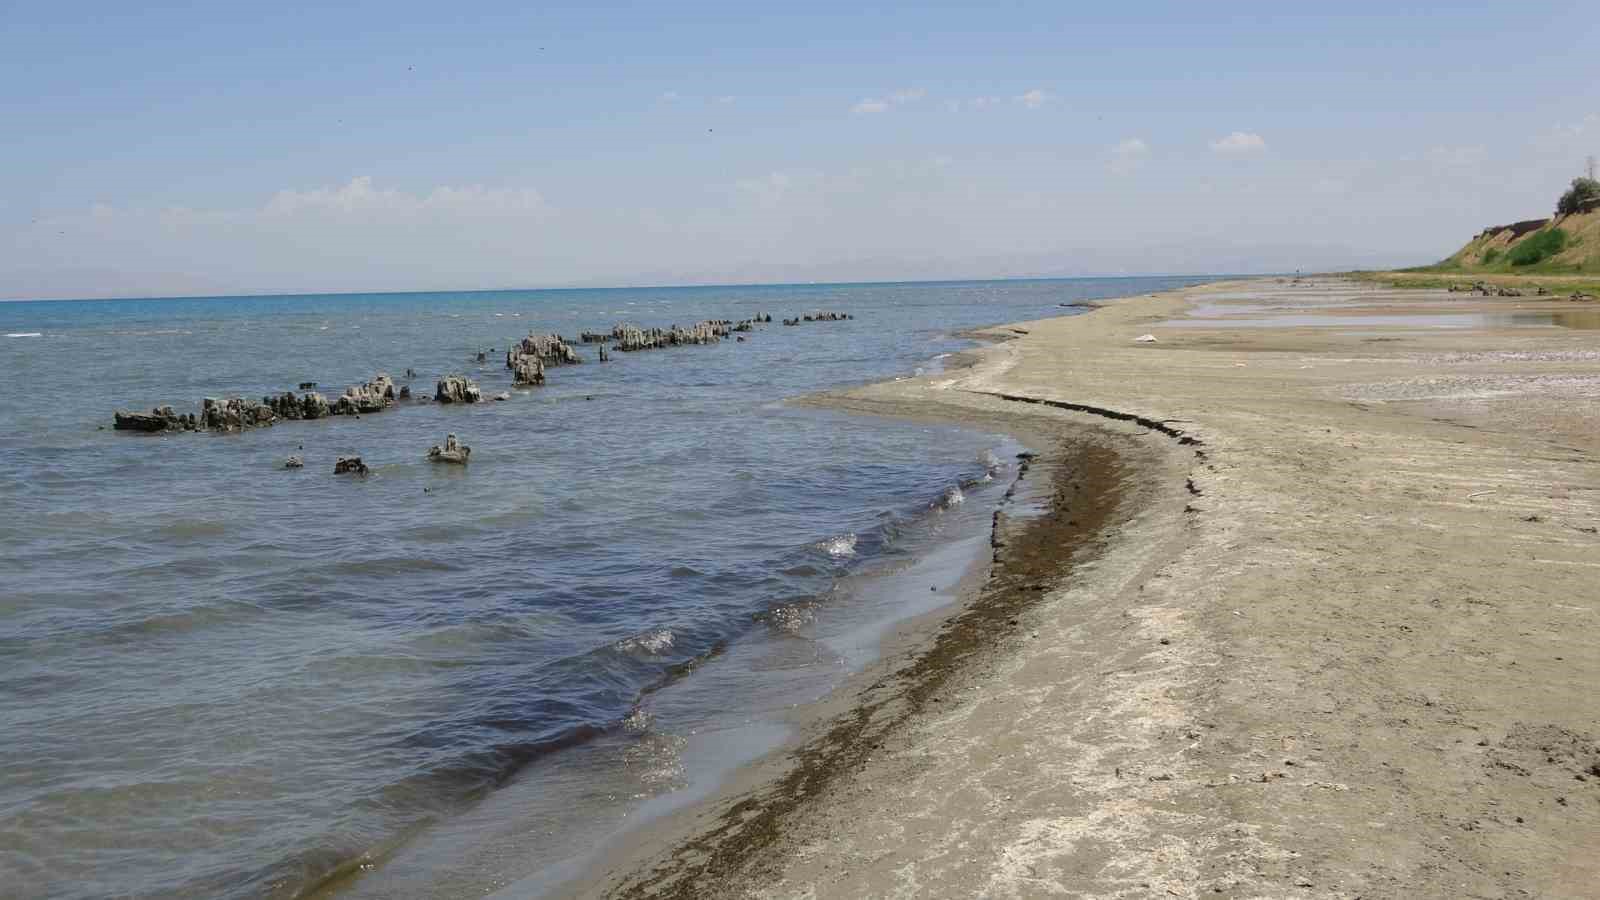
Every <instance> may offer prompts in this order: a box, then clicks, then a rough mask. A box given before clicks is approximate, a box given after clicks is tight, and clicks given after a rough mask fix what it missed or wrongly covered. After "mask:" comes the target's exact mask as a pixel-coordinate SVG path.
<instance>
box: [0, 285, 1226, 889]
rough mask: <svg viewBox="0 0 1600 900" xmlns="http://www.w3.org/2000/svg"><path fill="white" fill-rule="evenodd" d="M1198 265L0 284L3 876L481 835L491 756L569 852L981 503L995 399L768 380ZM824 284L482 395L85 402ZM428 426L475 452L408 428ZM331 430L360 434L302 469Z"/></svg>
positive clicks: (1049, 310) (860, 611)
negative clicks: (1058, 273)
mask: <svg viewBox="0 0 1600 900" xmlns="http://www.w3.org/2000/svg"><path fill="white" fill-rule="evenodd" d="M1194 281H1195V279H1112V280H1072V281H1036V282H984V283H953V284H909V285H858V286H794V287H765V288H694V289H638V290H600V291H535V292H494V293H470V294H391V295H349V296H320V297H317V296H301V297H271V298H259V297H258V298H230V299H216V300H150V301H116V302H99V301H79V302H43V303H8V304H0V333H4V334H7V335H8V336H9V335H37V336H30V337H12V338H10V339H8V340H4V341H0V365H3V366H4V367H5V370H6V371H8V372H10V373H12V376H13V383H14V385H16V387H14V389H13V390H11V391H8V392H6V393H5V394H4V395H3V396H0V423H3V424H4V426H5V427H4V428H3V429H0V446H3V448H4V450H5V452H6V455H7V458H8V461H9V465H8V466H7V467H6V468H5V470H4V471H3V472H0V545H3V546H4V547H5V551H6V552H5V553H4V554H3V556H0V578H3V580H4V581H3V583H4V584H5V588H4V591H3V592H0V733H4V734H5V735H6V740H5V741H4V742H0V871H3V872H4V873H5V875H6V878H7V891H8V892H15V895H16V896H21V897H43V896H51V897H95V896H104V895H108V894H116V895H119V896H221V897H244V896H262V895H281V896H294V895H297V894H300V893H303V892H304V891H306V890H308V889H309V888H311V887H313V886H315V885H317V884H318V883H320V882H321V881H323V880H324V879H325V878H326V877H327V876H328V875H329V873H331V872H333V871H335V870H337V869H338V868H340V867H341V866H348V865H349V864H350V863H351V862H352V861H354V860H361V859H375V858H378V857H380V856H382V855H384V854H385V853H386V852H387V851H389V850H391V849H392V848H395V847H398V846H401V845H403V844H410V845H417V844H422V843H426V842H428V841H439V840H446V839H448V837H449V836H450V830H451V828H452V827H453V826H454V825H456V824H457V823H463V824H462V827H461V828H460V830H459V831H458V832H457V834H458V835H459V836H460V839H461V841H462V842H463V845H470V846H474V847H479V848H480V849H481V848H484V847H494V846H496V844H495V842H494V841H493V840H492V834H491V833H490V832H489V831H488V830H485V829H484V828H473V827H470V825H468V824H465V823H471V822H473V821H475V820H474V819H473V817H474V816H478V817H479V819H480V820H481V818H482V817H483V816H485V815H488V816H490V818H491V819H492V818H493V811H494V810H495V809H497V808H500V807H497V806H496V804H495V803H494V802H493V801H494V800H495V798H496V797H497V796H502V797H509V796H512V795H513V794H512V792H516V796H519V797H521V798H522V799H523V800H524V801H526V803H524V804H523V808H524V809H526V808H527V803H535V802H543V803H544V804H545V805H546V806H547V807H549V808H552V809H555V808H557V807H559V817H558V818H557V819H553V820H551V824H552V826H553V827H551V828H549V829H547V830H549V831H550V832H552V837H553V838H556V839H553V840H552V841H550V842H549V843H548V844H547V845H545V846H544V847H542V848H541V849H539V852H541V853H545V854H547V855H548V856H549V859H548V860H542V861H540V864H541V865H543V864H545V863H548V864H550V865H554V864H555V863H557V862H558V861H560V860H562V859H568V858H570V857H571V856H572V855H573V853H574V852H575V851H574V848H573V840H574V839H573V837H572V836H574V835H577V836H587V835H591V834H603V833H605V832H606V831H607V830H608V829H609V828H610V827H611V826H610V825H609V824H607V823H606V821H605V820H606V819H607V817H611V816H620V815H622V814H625V813H627V812H629V811H633V810H636V809H637V807H638V806H639V805H640V804H641V803H645V802H648V801H649V800H650V798H652V797H658V796H670V795H672V794H674V792H678V791H681V790H682V789H685V788H687V787H689V786H691V785H692V784H693V783H694V782H695V778H696V777H698V778H699V779H700V781H701V782H702V783H704V782H705V781H706V780H707V779H710V778H712V777H713V776H714V773H715V771H716V770H717V765H716V764H714V761H715V760H719V759H724V758H732V757H736V756H740V755H741V753H726V754H724V753H721V752H720V751H719V752H711V751H709V750H706V751H704V752H702V751H701V750H697V749H696V746H695V742H696V739H697V735H703V734H704V732H699V731H697V728H698V727H699V726H698V725H697V723H713V724H714V725H715V727H716V728H718V729H720V731H719V732H718V733H721V734H723V735H724V737H725V739H726V740H727V741H729V742H735V743H737V742H738V741H741V740H743V741H748V742H749V744H750V746H751V747H758V746H765V745H769V744H770V742H771V740H772V739H773V736H772V735H771V734H769V733H767V732H766V731H764V729H767V728H769V726H768V725H765V724H760V723H758V722H757V719H758V718H759V717H752V716H753V713H752V715H746V714H745V713H739V715H746V720H747V721H748V722H750V723H751V724H749V726H748V728H749V729H750V733H748V734H744V735H742V736H741V735H739V734H738V733H737V732H738V729H737V728H733V727H732V726H730V725H729V723H728V721H727V720H726V719H718V718H717V717H718V716H719V715H721V714H723V713H725V712H726V711H727V710H728V709H730V708H737V709H739V710H745V711H759V710H763V709H771V708H776V707H781V706H782V705H784V704H788V703H792V702H795V700H796V699H797V698H800V697H804V696H808V695H814V694H816V693H819V692H821V691H824V690H826V689H827V688H828V687H829V686H830V685H832V684H834V683H836V681H837V676H838V672H839V671H840V670H841V669H842V668H846V667H848V665H850V664H851V660H859V658H860V656H861V654H862V653H865V652H868V651H867V650H866V649H864V648H867V647H869V646H870V644H871V643H872V642H871V641H870V640H869V639H868V637H864V636H863V635H870V634H871V633H872V632H871V629H870V628H869V627H868V625H869V624H870V623H871V622H878V623H880V625H881V623H882V622H885V621H891V620H892V619H893V618H894V617H895V616H896V615H902V614H909V613H913V612H916V611H919V610H920V609H921V608H923V607H925V606H926V605H927V604H928V603H930V602H933V598H920V599H918V600H917V601H916V602H911V601H910V600H906V601H905V602H898V601H895V600H893V599H892V598H893V596H894V592H893V591H889V592H884V591H877V592H875V593H874V592H865V591H862V590H857V589H855V588H853V587H852V585H854V584H856V583H857V582H858V581H859V580H860V579H862V578H866V579H868V580H872V579H876V578H879V577H881V576H882V575H883V573H885V572H889V571H895V570H897V568H896V567H908V566H914V565H916V564H918V563H919V561H920V562H921V563H923V564H926V561H927V560H930V559H934V558H936V557H937V556H938V555H939V553H940V552H942V551H940V550H939V548H949V547H953V546H956V545H957V544H958V543H959V542H960V541H961V540H965V539H968V538H970V537H971V535H973V534H975V533H977V532H978V531H979V530H980V529H981V526H982V523H983V521H984V520H985V519H986V515H987V514H986V512H985V509H986V508H987V507H986V506H985V504H992V502H993V499H994V492H993V491H992V490H991V489H990V488H989V487H988V486H986V485H985V484H984V483H983V482H982V481H981V479H982V477H983V476H984V475H985V474H986V473H987V472H988V471H989V468H990V466H991V465H992V463H993V460H994V459H995V458H1003V457H1004V455H1005V453H1006V451H1007V450H1008V449H1009V448H1008V446H1007V445H1006V443H1005V441H1004V440H1003V439H1001V438H998V437H996V436H993V435H986V434H982V433H977V432H972V431H968V430H963V429H958V428H934V427H928V426H919V425H909V424H900V423H890V422H883V421H877V420H868V419H861V418H851V417H846V416H842V415H835V414H827V413H818V412H814V411H807V410H799V409H791V408H789V407H787V406H785V405H784V404H782V403H781V400H782V399H783V398H785V397H789V396H793V395H796V394H799V393H803V392H806V391H811V390H816V389H820V388H825V387H831V386H837V385H840V384H845V383H852V382H860V381H866V380H872V379H877V378H882V377H887V376H890V375H894V374H900V373H910V372H912V371H914V370H916V369H917V368H919V367H929V366H931V365H933V364H934V363H933V362H932V361H933V360H935V359H936V358H937V357H939V356H940V354H945V353H949V352H952V351H953V350H956V349H959V348H960V347H961V346H963V345H964V343H963V342H962V341H960V340H959V339H957V338H955V337H954V336H953V335H954V333H956V332H958V331H960V330H962V329H965V328H969V327H973V326H976V325H982V324H990V323H995V322H1003V321H1013V320H1018V319H1027V318H1038V317H1041V316H1046V315H1055V314H1058V313H1060V312H1061V310H1060V309H1059V308H1058V306H1057V305H1058V304H1059V303H1062V302H1070V301H1073V300H1081V299H1091V298H1097V297H1108V296H1116V295H1122V294H1133V293H1143V292H1148V291H1154V290H1160V289H1163V288H1167V287H1172V286H1176V285H1179V284H1186V283H1194ZM818 309H822V310H840V311H846V312H850V313H853V314H854V315H855V319H854V320H851V321H845V322H824V323H810V324H805V325H802V326H799V327H794V328H785V327H782V326H779V325H776V324H774V325H771V326H766V327H765V328H764V329H762V330H761V331H758V332H757V333H755V334H753V335H751V336H750V337H749V340H748V341H747V342H745V343H737V342H735V341H732V340H728V341H723V342H722V343H719V344H716V345H710V346H703V347H684V348H676V349H670V350H659V351H649V352H643V353H635V354H623V353H616V354H615V360H614V361H613V362H610V363H606V364H597V363H595V362H593V361H592V360H593V355H594V354H593V352H592V349H591V348H582V352H583V353H584V355H585V356H586V357H587V358H588V359H590V360H591V361H590V362H588V363H585V364H584V365H580V366H573V367H563V368H556V369H552V370H550V373H549V384H548V385H547V386H545V387H543V388H539V389H530V390H519V391H513V395H514V396H513V399H512V400H511V401H510V402H505V403H484V404H478V405H474V406H468V407H450V406H439V405H433V404H427V405H414V406H399V407H396V408H394V409H391V410H388V411H386V412H383V413H380V414H374V415H367V416H363V417H361V418H359V419H352V418H338V419H332V420H322V421H316V422H285V423H280V424H279V425H277V426H275V427H272V428H267V429H259V430H254V431H250V432H247V433H245V434H242V435H208V434H174V435H165V436H144V435H129V434H125V433H118V432H114V431H112V430H110V428H109V425H110V420H111V412H112V410H113V409H115V408H116V407H129V408H148V407H150V406H152V405H154V404H157V403H166V402H170V403H173V404H174V405H175V406H177V407H178V408H179V410H180V411H184V410H186V409H193V408H195V407H196V406H197V403H198V401H199V399H200V398H201V397H204V396H221V395H228V394H240V395H245V396H257V397H259V396H261V395H263V394H266V393H269V392H277V391H280V390H284V389H289V388H293V387H295V386H296V385H297V384H298V383H299V382H302V381H316V382H318V383H319V384H320V385H321V390H323V391H324V392H325V393H327V394H329V395H332V394H337V393H338V392H339V391H340V390H342V388H343V386H344V385H346V384H352V383H357V382H359V381H363V380H365V379H367V378H370V377H371V376H372V375H373V374H374V373H376V372H379V371H386V372H389V373H391V374H395V375H398V374H399V373H402V372H404V371H405V370H406V369H407V368H408V367H410V368H412V369H415V370H416V372H417V373H418V377H417V378H416V380H415V382H414V385H415V386H416V387H417V389H418V390H419V392H425V393H431V386H432V383H433V380H434V379H435V378H436V377H437V376H438V375H440V374H443V373H447V372H456V371H459V372H466V373H468V374H470V375H472V376H473V377H474V378H476V379H477V380H478V381H479V382H480V384H481V385H482V386H483V388H484V392H485V395H486V396H487V395H492V394H494V393H498V392H499V391H501V390H505V389H507V388H508V387H509V377H508V375H507V373H506V371H505V370H504V368H503V367H502V366H501V365H500V362H499V357H498V355H497V354H496V353H491V354H490V355H489V362H488V363H486V364H481V365H480V364H478V363H476V362H475V361H474V354H475V352H476V351H478V350H486V349H488V348H491V347H492V348H496V350H497V351H502V352H503V349H504V348H505V347H506V346H508V345H509V344H510V343H512V342H514V341H515V340H516V339H518V338H519V337H520V336H521V335H522V334H524V333H526V331H527V330H528V329H530V328H536V329H538V330H541V331H547V330H553V331H560V332H562V333H565V334H567V335H569V336H571V335H575V334H576V333H577V332H578V331H580V330H583V329H586V328H587V329H594V330H609V328H610V326H611V325H612V324H613V323H615V322H617V321H619V320H629V321H633V322H636V323H638V324H642V325H667V324H672V323H678V324H690V323H692V322H694V321H697V320H700V319H705V318H732V319H741V318H745V317H748V316H750V315H753V314H755V313H758V312H768V313H771V314H772V316H773V317H774V319H781V318H783V317H785V316H793V315H796V314H799V313H801V312H807V311H812V310H818ZM101 426H104V430H100V427H101ZM447 432H454V433H456V434H458V435H460V437H461V439H462V441H463V443H466V444H468V445H470V446H472V448H473V456H472V463H471V465H470V467H468V468H467V469H466V470H462V469H459V468H452V467H441V466H434V465H430V464H428V463H426V462H425V461H424V460H423V453H424V452H425V450H426V448H427V447H428V446H429V445H431V444H434V443H438V442H440V441H441V440H442V439H443V438H444V436H445V434H446V433H447ZM351 453H359V454H361V455H362V456H363V458H364V459H365V460H366V461H367V463H368V464H369V465H371V466H372V467H373V474H372V475H370V476H368V477H366V478H353V477H335V476H333V475H332V474H331V470H332V464H333V460H334V458H335V457H336V456H338V455H343V454H351ZM290 454H298V455H302V456H304V457H305V459H306V468H304V469H301V470H284V469H283V468H282V461H283V459H284V458H285V457H287V456H289V455H290ZM963 482H967V483H968V484H969V489H968V491H967V492H966V494H965V495H964V496H965V497H966V499H967V502H966V503H964V504H958V505H953V504H951V503H950V502H949V499H951V496H950V495H949V493H948V492H949V491H950V490H951V488H953V487H955V486H957V485H959V484H961V483H963ZM941 498H944V502H941ZM885 598H889V599H885ZM819 620H822V624H821V625H819V624H818V622H819ZM790 629H792V630H790ZM852 635H853V637H850V636H852ZM841 641H843V642H844V643H843V644H841ZM852 642H853V643H852ZM646 701H648V702H646ZM734 701H736V702H734ZM760 721H761V722H765V721H767V720H765V719H762V720H760ZM661 723H669V724H670V726H671V727H670V728H668V727H663V725H662V724H661ZM735 724H736V723H735ZM743 755H748V753H744V754H743ZM707 760H711V761H713V762H707ZM696 772H698V773H699V774H698V776H697V775H695V773H696ZM499 787H504V788H505V790H504V791H501V792H498V794H497V792H496V790H495V789H496V788H499ZM486 801H487V802H486ZM513 818H514V817H513ZM507 821H510V820H507ZM519 821H520V822H521V824H523V825H525V824H526V820H519ZM519 827H520V826H519ZM563 835H565V836H567V840H566V841H565V842H563V841H562V840H560V839H559V838H561V837H562V836H563ZM583 840H587V837H584V838H583ZM527 849H528V848H527V845H525V844H518V845H517V852H518V853H519V854H522V853H525V852H526V851H527ZM521 871H522V872H523V873H524V874H526V872H527V867H526V865H524V867H523V869H522V870H521ZM463 887H466V885H465V884H463ZM489 887H492V885H485V884H473V885H471V890H475V891H480V892H481V891H482V890H484V889H487V888H489Z"/></svg>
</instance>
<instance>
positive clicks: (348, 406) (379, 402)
mask: <svg viewBox="0 0 1600 900" xmlns="http://www.w3.org/2000/svg"><path fill="white" fill-rule="evenodd" d="M397 394H398V391H397V390H396V388H395V384H394V379H393V378H390V377H389V376H388V375H385V374H384V373H382V372H379V373H378V374H377V375H375V376H373V379H372V380H371V381H369V382H367V383H366V384H357V385H351V386H350V387H347V388H345V389H344V393H343V394H340V395H339V399H337V400H335V401H333V408H332V411H331V413H330V414H331V415H335V416H358V415H360V414H362V413H375V412H381V411H382V410H385V409H388V408H389V405H390V404H392V403H394V401H395V397H396V396H397Z"/></svg>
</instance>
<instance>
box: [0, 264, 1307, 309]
mask: <svg viewBox="0 0 1600 900" xmlns="http://www.w3.org/2000/svg"><path fill="white" fill-rule="evenodd" d="M1284 274H1288V273H1285V272H1260V273H1253V274H1245V273H1237V272H1158V273H1153V274H1141V275H1127V274H1122V275H1008V276H998V277H991V278H894V279H884V280H867V281H748V282H746V281H730V282H689V283H683V284H615V285H587V286H577V285H569V286H555V285H549V286H545V287H501V288H466V289H461V288H444V289H436V290H421V289H406V290H380V291H259V292H248V293H241V294H159V295H158V294H150V295H127V296H113V297H0V303H107V302H138V301H145V300H239V299H246V298H263V297H368V296H381V295H404V294H513V293H544V292H556V291H629V290H634V291H661V290H695V289H705V288H780V287H859V286H865V285H896V284H982V283H988V282H1005V281H1123V280H1130V279H1134V278H1234V277H1237V278H1271V277H1273V276H1275V275H1284Z"/></svg>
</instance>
